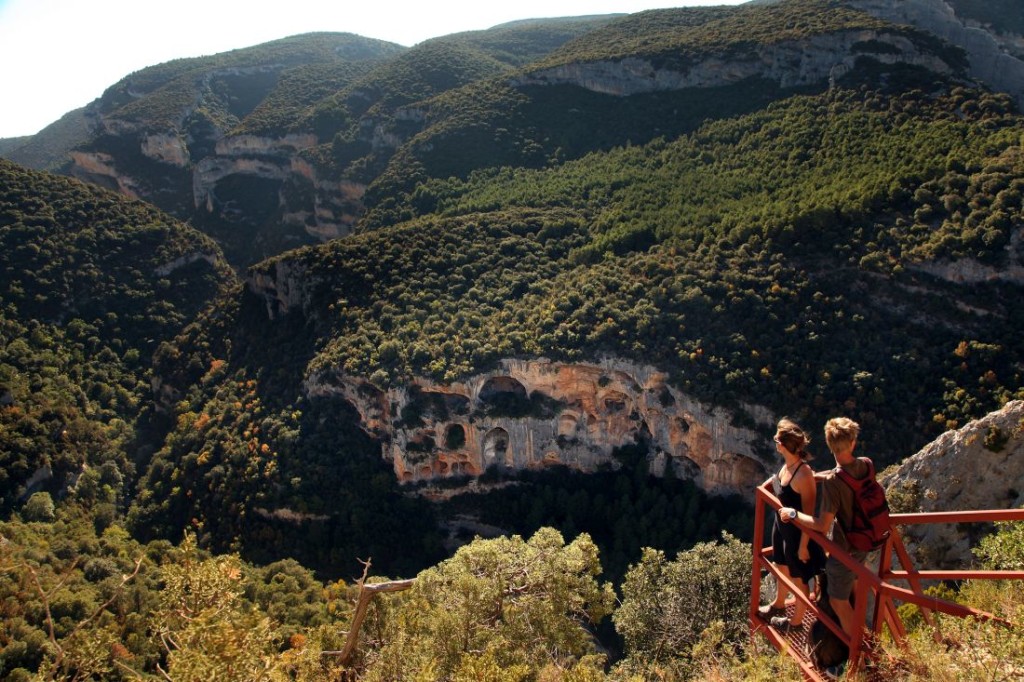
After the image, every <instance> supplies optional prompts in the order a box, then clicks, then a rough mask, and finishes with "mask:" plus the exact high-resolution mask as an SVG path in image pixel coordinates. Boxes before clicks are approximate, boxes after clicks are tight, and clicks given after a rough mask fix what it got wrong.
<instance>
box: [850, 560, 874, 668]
mask: <svg viewBox="0 0 1024 682" xmlns="http://www.w3.org/2000/svg"><path fill="white" fill-rule="evenodd" d="M855 584H856V588H855V594H856V597H855V601H856V603H855V604H854V606H853V624H854V627H855V630H854V633H853V636H852V637H851V639H850V661H849V664H848V665H849V670H857V669H858V668H859V667H860V657H861V653H862V649H863V648H864V632H865V630H866V629H867V617H868V589H869V587H870V586H869V585H868V583H867V581H866V580H864V579H863V578H858V579H857V582H856V583H855Z"/></svg>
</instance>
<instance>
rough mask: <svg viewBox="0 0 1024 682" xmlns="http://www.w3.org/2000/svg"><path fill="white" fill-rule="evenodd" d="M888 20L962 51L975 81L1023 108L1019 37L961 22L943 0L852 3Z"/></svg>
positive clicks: (1023, 68) (861, 0) (854, 0)
mask: <svg viewBox="0 0 1024 682" xmlns="http://www.w3.org/2000/svg"><path fill="white" fill-rule="evenodd" d="M850 4H851V5H853V6H854V7H856V8H858V9H861V10H863V11H865V12H868V13H869V14H871V15H873V16H876V17H878V18H880V19H884V20H885V21H891V22H893V23H897V24H910V25H912V26H915V27H917V28H920V29H923V30H925V31H928V32H929V33H932V34H934V35H936V36H938V37H940V38H942V39H943V40H946V41H948V42H950V43H952V44H954V45H957V46H959V47H961V48H963V49H964V50H965V51H966V52H967V57H968V60H969V62H970V70H969V74H970V76H971V77H972V78H975V79H977V80H980V81H982V82H985V83H987V84H989V85H990V86H991V87H992V88H994V89H996V90H1002V91H1004V92H1008V93H1010V94H1011V95H1013V96H1014V97H1015V98H1016V99H1017V102H1018V104H1019V105H1020V106H1022V107H1024V59H1022V58H1021V51H1020V49H1019V46H1020V44H1021V37H1020V36H1012V35H1000V34H996V33H993V32H992V31H989V30H986V29H985V28H982V27H980V26H972V25H970V23H969V22H968V21H966V20H964V19H961V18H960V17H958V16H957V15H956V13H955V12H954V11H953V8H952V7H951V6H950V5H949V3H947V2H945V1H944V0H900V1H899V2H894V1H893V0H850Z"/></svg>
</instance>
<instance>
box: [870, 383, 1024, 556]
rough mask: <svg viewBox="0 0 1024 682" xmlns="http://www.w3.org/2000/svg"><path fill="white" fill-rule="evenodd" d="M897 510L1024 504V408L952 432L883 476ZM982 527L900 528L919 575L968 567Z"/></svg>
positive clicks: (1018, 404)
mask: <svg viewBox="0 0 1024 682" xmlns="http://www.w3.org/2000/svg"><path fill="white" fill-rule="evenodd" d="M880 480H881V482H882V484H883V485H884V486H885V488H886V493H887V495H888V497H889V503H890V505H891V507H892V509H893V511H898V512H938V511H961V510H980V509H1010V508H1015V507H1020V506H1021V504H1022V502H1024V401H1019V400H1018V401H1014V402H1011V403H1008V404H1007V405H1006V406H1005V407H1004V408H1003V409H1001V410H999V411H998V412H993V413H991V414H989V415H987V416H986V417H984V418H982V419H979V420H977V421H973V422H971V423H969V424H967V425H966V426H964V427H963V428H961V429H958V430H956V431H948V432H946V433H944V434H942V435H941V436H939V438H937V439H936V440H935V441H933V442H932V443H930V444H929V445H927V446H926V447H925V448H924V449H922V450H921V451H920V452H918V453H917V454H916V455H914V456H913V457H910V458H909V459H907V460H905V461H904V462H903V463H902V464H901V465H900V466H899V467H898V468H895V469H893V470H891V471H887V472H886V473H885V474H884V475H882V476H881V477H880ZM987 530H989V529H988V528H986V527H984V524H928V525H909V526H902V527H901V528H900V532H901V533H902V535H903V538H904V540H905V541H906V542H907V545H908V548H909V549H910V550H911V553H912V554H913V555H914V556H915V557H916V559H917V561H918V563H919V567H920V568H965V567H967V566H969V565H971V562H972V559H973V556H972V554H971V547H972V546H973V545H974V544H975V543H976V542H977V540H978V538H979V537H980V534H982V533H984V532H986V531H987Z"/></svg>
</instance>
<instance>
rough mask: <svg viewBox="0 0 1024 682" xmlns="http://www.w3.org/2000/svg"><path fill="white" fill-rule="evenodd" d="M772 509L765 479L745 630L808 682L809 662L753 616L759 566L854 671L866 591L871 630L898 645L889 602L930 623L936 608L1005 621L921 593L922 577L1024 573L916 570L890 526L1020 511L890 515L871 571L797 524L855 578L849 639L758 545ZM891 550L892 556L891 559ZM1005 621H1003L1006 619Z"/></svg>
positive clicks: (1022, 576)
mask: <svg viewBox="0 0 1024 682" xmlns="http://www.w3.org/2000/svg"><path fill="white" fill-rule="evenodd" d="M766 507H767V508H769V509H772V510H778V509H779V508H781V507H782V503H781V502H780V500H779V499H778V498H777V497H776V496H775V495H774V494H773V493H772V492H771V490H770V489H769V488H768V486H767V483H765V484H762V485H760V486H758V487H757V489H756V491H755V509H754V524H755V525H754V552H753V554H754V561H753V575H752V579H751V598H750V612H749V619H750V626H751V632H752V633H756V632H761V633H762V634H764V635H766V636H767V637H768V639H769V640H770V641H771V642H772V643H773V644H774V645H775V647H776V648H778V649H780V650H785V649H789V652H790V654H791V655H792V656H793V657H794V658H795V659H796V660H797V663H798V664H799V665H800V667H801V669H802V671H803V673H804V676H805V677H806V678H807V679H809V680H820V679H821V678H820V675H819V673H818V671H816V670H814V668H813V666H811V664H810V663H809V662H808V661H806V660H804V659H803V657H801V656H799V655H797V654H796V652H793V651H792V648H791V647H789V646H788V644H787V643H786V642H785V640H784V639H783V638H782V636H781V635H780V634H779V633H778V632H777V631H776V630H775V629H774V628H772V627H770V626H768V625H766V624H765V623H764V622H763V621H762V620H761V619H760V616H759V614H758V611H757V609H758V606H759V603H760V591H761V570H763V569H766V570H767V571H768V572H770V573H771V574H772V575H773V576H774V577H775V580H776V582H777V583H779V584H780V587H785V588H786V589H788V590H789V591H790V592H791V593H792V594H793V595H794V597H795V598H796V599H799V600H802V601H803V602H804V604H806V605H807V606H808V608H809V613H812V614H814V616H815V617H816V618H817V619H818V620H820V621H822V622H823V623H824V624H825V625H826V626H827V627H828V628H829V629H830V630H831V631H832V632H833V633H835V634H836V636H838V637H839V639H840V640H841V641H842V642H843V643H844V644H846V645H847V646H848V647H849V665H850V668H851V669H854V670H855V669H857V668H858V667H859V665H860V662H861V661H860V659H861V655H862V649H863V644H864V636H865V632H866V630H865V628H866V625H867V601H868V595H869V594H873V595H874V597H875V600H874V601H875V608H874V617H873V619H872V633H873V634H878V633H879V632H880V631H881V626H882V622H883V621H884V622H885V623H886V624H887V625H888V626H889V630H890V632H892V634H893V638H894V639H895V640H896V642H897V643H900V644H902V642H903V641H904V639H905V637H906V630H905V628H904V626H903V622H902V620H901V619H900V616H899V613H898V612H897V610H896V604H895V601H894V600H898V601H901V602H908V603H913V604H916V605H917V606H918V607H920V608H921V609H922V612H923V614H924V617H925V619H926V621H927V622H928V623H929V624H933V622H932V619H931V617H930V613H931V611H940V612H942V613H946V614H949V615H953V616H958V617H974V618H978V619H982V620H993V621H996V622H1001V623H1006V621H1005V620H1003V619H1001V618H997V617H996V616H994V615H992V614H990V613H985V612H983V611H979V610H977V609H973V608H970V607H967V606H963V605H962V604H957V603H955V602H951V601H947V600H945V599H941V598H938V597H932V596H928V595H925V594H924V591H923V589H922V586H921V581H923V580H964V579H980V580H994V579H1009V580H1024V571H987V570H961V571H950V570H941V571H940V570H924V571H919V570H917V569H916V568H914V566H913V565H912V561H911V559H910V556H909V554H908V553H907V551H906V549H905V547H904V546H903V540H902V537H901V535H900V533H899V531H898V529H897V528H896V527H897V526H904V525H914V524H926V523H977V522H989V521H1024V509H992V510H980V511H953V512H928V513H913V514H891V515H890V520H891V523H892V526H893V532H892V534H891V536H890V537H889V539H888V540H887V541H886V542H885V544H884V545H883V546H882V548H881V550H880V553H879V563H878V570H877V571H876V572H872V571H871V570H869V569H868V568H867V567H866V566H865V565H864V564H862V563H860V562H858V561H855V560H854V558H853V556H852V555H851V554H850V553H849V552H847V551H845V550H843V549H842V548H840V547H839V545H837V544H836V543H834V542H832V540H830V539H829V538H828V537H826V536H825V535H823V534H822V533H819V532H818V531H815V530H812V529H809V528H806V527H801V530H802V531H803V532H804V533H807V534H808V535H809V536H810V538H811V540H813V541H815V542H817V543H818V544H819V545H821V547H822V548H823V549H825V550H826V551H827V552H828V553H829V554H830V555H831V556H833V557H834V558H836V559H837V560H839V561H840V562H842V564H843V565H844V566H846V567H847V568H849V569H850V570H851V571H853V573H854V574H855V576H856V578H857V581H856V586H855V593H854V599H855V606H854V618H855V622H857V623H859V624H861V627H860V628H859V629H858V631H857V633H856V635H855V636H854V637H853V638H850V637H849V636H847V634H846V633H845V632H844V631H843V629H842V627H840V625H839V623H837V622H836V621H835V620H833V619H832V618H830V617H828V616H827V615H826V614H823V613H822V612H821V611H820V610H819V609H818V607H817V604H815V603H814V602H813V601H812V600H811V599H810V598H809V597H807V596H806V595H804V594H803V593H802V591H801V590H799V589H798V588H797V586H796V584H795V583H794V582H793V581H792V580H790V579H789V578H788V577H787V576H784V575H782V574H781V573H780V572H779V571H778V569H777V568H776V566H775V565H774V564H773V563H772V562H771V561H770V560H769V558H770V557H771V555H772V554H773V552H772V548H771V547H770V546H769V547H765V546H764V531H765V520H766V514H765V509H766ZM894 554H895V557H894ZM894 560H895V561H898V562H899V564H901V565H902V568H903V570H898V569H897V570H894V569H893V568H892V563H893V561H894ZM895 580H898V581H906V582H907V583H909V585H910V589H907V588H904V587H899V586H897V585H894V584H892V583H891V581H895ZM1006 624H1008V623H1006Z"/></svg>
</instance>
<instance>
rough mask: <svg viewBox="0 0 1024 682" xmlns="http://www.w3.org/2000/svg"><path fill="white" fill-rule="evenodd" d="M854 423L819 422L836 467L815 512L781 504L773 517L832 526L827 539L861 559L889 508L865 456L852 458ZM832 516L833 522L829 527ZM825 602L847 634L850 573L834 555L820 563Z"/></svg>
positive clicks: (879, 534) (882, 534) (853, 627)
mask: <svg viewBox="0 0 1024 682" xmlns="http://www.w3.org/2000/svg"><path fill="white" fill-rule="evenodd" d="M859 434H860V425H859V424H857V422H855V421H853V420H852V419H847V418H846V417H837V418H835V419H829V420H828V422H827V423H826V424H825V442H826V443H827V444H828V449H829V450H831V451H832V455H833V456H834V457H835V458H836V468H835V469H833V470H832V471H830V472H828V473H827V474H826V475H825V478H824V480H823V481H822V490H821V495H820V496H819V500H820V503H821V504H820V507H819V511H818V514H817V516H813V517H812V516H809V515H807V514H803V513H801V512H798V511H797V510H796V509H790V508H783V509H780V510H779V516H780V517H781V518H782V520H783V521H786V522H788V521H793V522H795V523H797V524H799V525H801V526H803V527H806V528H810V529H812V530H816V531H818V532H819V533H827V532H828V531H829V529H830V528H832V541H833V542H835V543H836V544H837V545H839V546H840V547H841V548H843V549H844V550H846V551H848V552H849V553H850V554H851V555H853V558H854V560H855V561H857V562H861V563H863V561H864V559H865V557H866V556H867V553H868V552H869V551H871V550H872V549H876V548H877V547H880V546H881V545H882V544H883V543H884V542H885V539H886V538H887V537H888V534H889V507H888V505H887V504H886V501H885V493H884V491H883V490H882V488H881V486H880V485H879V484H878V482H877V481H876V480H875V467H874V464H873V463H872V462H871V460H870V459H868V458H867V457H854V455H853V450H854V448H855V447H856V446H857V436H858V435H859ZM833 521H836V522H837V523H835V525H834V526H833V523H832V522H833ZM825 577H826V578H827V582H828V597H829V603H830V604H831V605H832V608H833V609H834V610H835V612H836V616H838V618H839V623H840V625H842V626H843V630H844V631H845V632H846V634H847V635H849V636H850V637H851V638H852V637H854V636H855V634H856V632H857V628H858V625H857V624H856V623H854V618H853V606H851V605H850V594H851V592H852V591H853V583H854V581H855V580H856V575H855V574H854V572H853V571H852V570H851V569H850V568H847V567H846V566H845V565H844V564H843V563H842V562H841V561H840V560H839V559H838V558H836V557H834V556H830V557H829V558H828V561H826V562H825Z"/></svg>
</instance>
